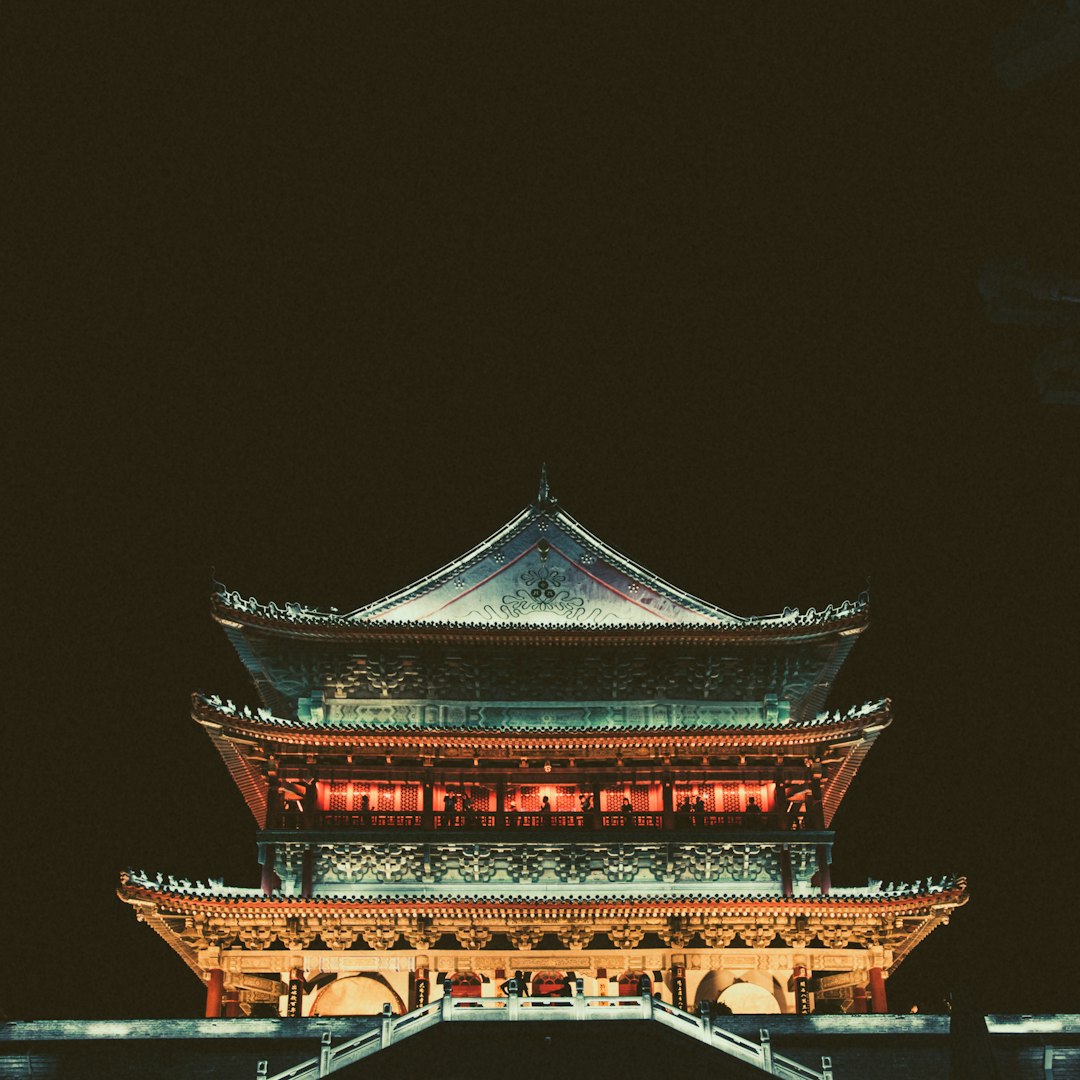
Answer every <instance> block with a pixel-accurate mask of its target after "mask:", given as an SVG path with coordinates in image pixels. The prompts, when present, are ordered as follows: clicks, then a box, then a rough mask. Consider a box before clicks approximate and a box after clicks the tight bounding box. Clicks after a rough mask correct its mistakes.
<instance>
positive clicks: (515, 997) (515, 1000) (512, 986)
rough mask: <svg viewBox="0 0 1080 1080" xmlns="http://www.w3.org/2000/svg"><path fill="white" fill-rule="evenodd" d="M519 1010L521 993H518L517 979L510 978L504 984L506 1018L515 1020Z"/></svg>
mask: <svg viewBox="0 0 1080 1080" xmlns="http://www.w3.org/2000/svg"><path fill="white" fill-rule="evenodd" d="M520 1012H521V995H520V994H519V993H518V981H517V979H510V980H508V981H507V984H506V1019H507V1020H516V1019H517V1018H518V1014H519V1013H520Z"/></svg>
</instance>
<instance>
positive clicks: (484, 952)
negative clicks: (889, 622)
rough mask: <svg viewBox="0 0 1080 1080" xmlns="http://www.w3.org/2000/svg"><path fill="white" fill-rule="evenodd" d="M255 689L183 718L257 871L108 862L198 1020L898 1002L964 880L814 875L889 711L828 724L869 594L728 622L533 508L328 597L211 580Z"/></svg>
mask: <svg viewBox="0 0 1080 1080" xmlns="http://www.w3.org/2000/svg"><path fill="white" fill-rule="evenodd" d="M212 611H213V617H214V618H215V619H216V620H217V622H219V623H220V624H221V626H222V627H223V628H224V630H225V632H226V634H227V635H228V637H229V639H230V640H231V641H232V643H233V645H234V646H235V648H236V650H237V652H238V653H239V656H240V658H241V660H242V661H243V663H244V664H245V666H246V667H247V669H248V671H249V672H250V674H251V677H252V679H253V681H254V683H255V686H256V688H257V690H258V694H259V697H260V698H261V705H260V706H259V707H257V708H255V709H254V710H253V709H251V708H250V707H243V708H239V707H237V706H235V705H233V704H232V703H231V702H227V701H223V700H221V699H220V698H218V697H216V696H213V695H210V696H205V695H196V696H195V698H194V705H193V717H194V719H195V721H196V722H197V723H199V724H200V725H202V727H203V728H204V729H205V730H206V732H207V734H208V735H209V736H210V738H211V739H212V741H213V743H214V745H215V746H216V747H217V749H218V751H219V752H220V754H221V756H222V759H223V760H224V762H225V765H226V766H227V768H228V770H229V773H230V774H231V776H232V778H233V780H234V781H235V782H236V784H237V786H238V788H239V789H240V792H241V794H242V795H243V797H244V799H245V801H246V802H247V805H248V807H249V808H250V810H251V813H252V815H253V817H254V818H255V823H256V827H257V829H258V851H259V862H260V863H261V866H262V883H261V887H260V888H257V889H255V888H251V889H243V888H231V887H227V886H225V885H224V884H223V883H222V882H217V881H211V882H209V883H207V884H205V885H204V884H201V883H195V884H193V883H191V882H188V881H177V880H175V879H173V878H171V877H165V876H163V875H161V874H155V875H149V874H145V873H140V872H134V871H129V872H127V873H125V874H124V875H122V883H121V887H120V896H121V898H122V899H123V900H125V901H126V902H127V903H129V904H131V905H132V906H133V907H134V908H135V910H136V912H137V914H138V916H139V917H140V918H141V919H142V920H143V921H145V922H147V923H148V924H149V925H150V926H151V927H153V929H154V930H156V931H157V932H158V933H159V934H160V935H161V936H162V938H164V940H165V941H166V942H168V944H169V945H170V946H171V947H172V948H173V949H174V950H175V951H176V952H177V953H178V954H179V955H180V956H181V957H182V958H183V960H184V961H185V962H186V963H187V964H188V966H189V967H190V968H191V969H192V970H193V971H194V972H195V974H196V975H197V976H198V977H199V978H200V979H201V980H202V981H203V982H204V983H205V984H206V987H207V1015H209V1016H216V1015H220V1014H221V1013H222V1012H224V1014H225V1015H241V1014H248V1013H252V1012H254V1013H262V1014H273V1015H276V1014H281V1015H328V1014H368V1013H377V1012H379V1011H381V1008H382V1005H383V1003H384V1002H389V1003H390V1004H391V1006H392V1008H393V1009H394V1011H395V1012H404V1011H407V1010H409V1009H411V1008H414V1007H416V1006H418V1005H422V1004H425V1003H426V1002H427V1001H428V1000H429V999H430V997H431V996H432V995H433V994H436V993H439V994H442V993H451V994H454V995H457V996H465V997H469V996H493V995H494V996H498V995H501V994H504V993H505V992H506V985H507V982H508V980H509V979H511V978H515V977H516V979H517V980H518V982H517V985H519V986H520V987H521V989H522V992H524V993H527V994H532V995H561V994H566V993H568V992H570V990H571V988H573V987H574V985H575V982H576V980H579V979H580V980H581V981H582V985H583V988H584V992H585V993H586V994H593V995H596V994H599V995H602V994H610V995H612V996H617V995H622V994H634V995H638V994H640V993H641V992H642V989H643V988H647V989H648V991H649V992H651V993H653V994H656V995H659V996H660V997H662V998H663V999H664V1000H665V1001H668V1002H671V1003H673V1004H675V1005H677V1006H680V1007H683V1008H687V1009H696V1008H697V1007H699V1006H700V1005H701V1004H702V1003H703V1002H710V1003H719V1008H720V1009H721V1011H723V1010H725V1009H727V1010H730V1011H731V1012H734V1013H740V1012H751V1013H766V1012H773V1013H778V1012H783V1013H796V1012H809V1011H811V1010H812V1009H816V1010H818V1011H866V1010H868V1009H869V1010H872V1011H881V1012H884V1011H886V1010H887V1001H886V990H885V981H886V979H887V978H888V976H889V974H890V973H892V972H893V971H895V969H896V968H897V966H898V965H899V964H900V963H901V962H902V961H903V959H904V957H905V956H906V955H907V954H908V953H909V952H910V950H911V949H912V948H913V947H914V946H915V945H916V944H918V943H919V942H920V941H921V940H922V939H923V938H924V937H926V935H927V934H928V933H930V932H931V931H932V930H933V929H934V928H935V927H936V926H938V925H940V924H942V923H944V922H947V921H948V918H949V915H950V913H951V912H952V911H953V910H954V909H955V908H956V907H958V906H959V905H961V904H962V903H964V902H965V900H966V890H965V883H964V881H963V879H942V880H940V881H936V882H935V881H927V882H925V883H916V884H915V885H900V886H896V885H891V884H890V885H889V886H887V887H883V886H882V885H881V883H880V882H871V883H869V884H868V885H866V886H862V887H858V888H837V887H834V886H833V884H832V882H831V878H830V863H831V852H832V844H833V833H832V831H831V828H830V825H831V822H832V819H833V816H834V815H835V813H836V810H837V807H838V806H839V804H840V801H841V799H842V798H843V796H844V793H845V792H846V790H847V788H848V786H849V785H850V784H851V783H852V781H853V779H854V777H855V774H856V772H857V770H858V768H859V765H860V763H861V762H862V760H863V758H864V757H865V756H866V754H867V752H868V751H869V750H870V748H871V746H873V744H874V741H875V740H876V739H877V737H878V736H879V735H880V733H881V732H882V731H883V730H884V729H885V728H886V727H887V726H888V724H889V722H890V718H891V717H890V709H889V703H888V701H887V700H882V701H877V702H873V703H869V704H865V705H862V706H860V707H857V708H854V709H851V710H849V711H847V712H844V713H839V712H836V713H831V714H830V713H828V712H824V711H822V710H823V708H824V706H825V702H826V697H827V695H828V691H829V687H830V685H831V683H832V682H833V680H834V679H835V677H836V674H837V672H838V670H839V668H840V666H841V664H842V663H843V662H844V660H845V658H846V657H847V655H848V653H849V652H850V651H851V649H852V647H853V646H854V644H855V642H856V641H857V640H858V637H859V635H860V634H861V633H862V632H863V631H864V630H865V629H866V627H867V624H868V610H867V603H866V600H865V598H860V599H859V600H857V601H851V602H847V603H843V604H841V605H839V606H837V607H832V606H830V607H828V608H826V609H825V610H823V611H815V610H810V611H807V612H799V611H795V610H792V609H787V610H785V611H784V612H783V613H782V614H780V615H775V616H768V617H761V618H747V617H740V616H736V615H732V614H731V613H729V612H727V611H724V610H722V609H720V608H717V607H714V606H712V605H710V604H707V603H705V602H703V601H701V600H698V599H697V598H695V597H693V596H690V595H689V594H687V593H685V592H682V591H681V590H679V589H677V588H675V587H673V586H671V585H669V584H668V583H667V582H665V581H662V580H661V579H659V578H657V577H656V576H655V575H653V574H651V573H649V572H648V571H647V570H645V569H643V568H642V567H640V566H638V565H636V564H635V563H633V562H631V561H630V560H629V559H627V558H626V557H624V556H622V555H620V554H619V553H618V552H617V551H615V550H613V549H612V548H611V547H609V546H608V545H606V544H604V543H603V542H602V541H600V540H598V539H597V538H596V537H595V536H593V535H592V534H590V533H589V532H587V531H586V530H585V529H584V528H583V527H582V526H581V525H580V524H579V523H578V522H577V521H575V520H574V519H573V518H572V517H570V516H569V515H568V514H567V513H566V512H565V511H564V510H563V509H562V508H561V507H560V506H559V505H558V503H557V501H556V500H555V499H554V498H553V497H552V495H551V493H550V490H549V489H548V486H547V483H546V479H545V480H543V481H542V483H541V487H540V491H539V493H538V496H537V499H536V501H535V502H534V503H533V504H532V505H530V506H529V507H528V508H526V509H525V510H524V511H522V512H521V513H520V514H518V515H517V517H515V518H514V519H513V520H512V521H510V522H509V523H508V524H507V525H506V526H504V527H503V528H502V529H500V530H499V531H498V532H497V533H495V534H494V535H493V536H492V537H490V538H489V539H488V540H486V541H484V542H483V543H482V544H480V545H479V546H477V547H476V548H474V549H473V550H472V551H469V552H468V553H467V554H465V555H463V556H462V557H461V558H459V559H457V560H455V561H454V562H452V563H450V564H449V565H447V566H445V567H443V568H442V569H441V570H438V571H436V572H435V573H433V574H431V575H429V576H428V577H426V578H424V579H422V580H420V581H418V582H417V583H415V584H414V585H412V586H410V587H409V588H406V589H404V590H402V591H400V592H397V593H395V594H393V595H391V596H388V597H386V598H384V599H383V600H381V601H378V602H377V603H374V604H371V605H369V606H367V607H363V608H360V609H359V610H356V611H353V612H351V613H350V614H347V615H340V614H337V613H336V612H330V613H327V612H321V611H317V610H314V609H311V608H307V607H303V606H300V605H295V604H286V605H284V606H283V607H279V606H277V605H275V604H273V603H270V604H263V603H260V602H258V601H256V600H253V599H245V598H243V597H241V596H240V595H238V594H237V593H234V592H229V591H227V590H225V589H222V590H221V591H220V592H218V593H217V594H216V595H215V596H214V598H213V608H212Z"/></svg>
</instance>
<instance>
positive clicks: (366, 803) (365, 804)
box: [360, 791, 371, 825]
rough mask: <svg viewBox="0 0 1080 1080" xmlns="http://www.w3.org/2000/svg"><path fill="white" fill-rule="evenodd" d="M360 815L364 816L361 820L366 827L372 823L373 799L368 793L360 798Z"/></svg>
mask: <svg viewBox="0 0 1080 1080" xmlns="http://www.w3.org/2000/svg"><path fill="white" fill-rule="evenodd" d="M360 813H361V815H362V816H361V818H360V820H361V821H362V822H363V823H364V824H365V825H367V824H369V823H370V822H371V797H370V796H369V795H368V793H367V792H366V791H365V792H364V794H363V795H361V796H360Z"/></svg>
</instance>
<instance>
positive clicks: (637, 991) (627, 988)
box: [619, 971, 652, 997]
mask: <svg viewBox="0 0 1080 1080" xmlns="http://www.w3.org/2000/svg"><path fill="white" fill-rule="evenodd" d="M643 978H644V979H649V982H650V983H651V982H652V980H651V979H650V978H649V974H648V972H646V971H624V972H623V973H622V974H621V975H620V976H619V997H640V996H641V980H642V979H643Z"/></svg>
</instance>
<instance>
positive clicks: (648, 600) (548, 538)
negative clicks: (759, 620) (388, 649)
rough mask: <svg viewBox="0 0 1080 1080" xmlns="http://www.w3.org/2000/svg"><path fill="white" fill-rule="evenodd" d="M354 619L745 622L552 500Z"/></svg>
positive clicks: (624, 623) (546, 622)
mask: <svg viewBox="0 0 1080 1080" xmlns="http://www.w3.org/2000/svg"><path fill="white" fill-rule="evenodd" d="M349 618H350V619H353V620H356V621H369V622H395V623H396V622H426V623H456V624H461V623H465V624H499V623H504V624H518V625H529V624H532V625H542V626H552V625H573V624H579V625H599V624H603V625H614V626H642V625H653V626H656V625H662V624H665V623H666V624H687V623H696V624H712V625H715V624H717V623H727V624H737V623H740V622H742V621H743V620H742V619H740V618H738V617H736V616H734V615H731V614H730V613H729V612H726V611H722V610H721V609H719V608H716V607H713V606H712V605H710V604H706V603H705V602H704V601H702V600H699V599H697V598H696V597H694V596H691V595H690V594H689V593H684V592H682V591H681V590H679V589H676V588H675V587H674V586H672V585H669V584H668V583H667V582H665V581H663V580H661V579H660V578H658V577H656V576H655V575H654V574H651V573H650V572H649V571H647V570H645V569H644V568H643V567H640V566H638V565H637V564H636V563H634V562H632V561H631V560H629V559H627V558H626V557H625V556H623V555H620V554H619V553H618V552H616V551H615V550H614V549H612V548H610V547H608V546H607V545H606V544H604V543H603V542H602V541H601V540H599V539H597V538H596V537H595V536H593V535H592V534H591V533H589V532H588V531H587V530H586V529H584V528H583V527H582V526H581V525H580V524H578V522H576V521H575V520H574V519H573V518H572V517H570V515H569V514H567V513H565V512H564V511H563V510H562V509H561V508H559V507H558V506H557V505H556V504H555V502H554V500H543V501H541V502H538V503H537V504H535V505H533V506H530V507H529V508H528V509H526V510H524V511H522V512H521V513H520V514H519V515H518V516H517V517H516V518H514V519H513V520H512V521H510V522H508V523H507V524H506V525H505V526H504V527H503V528H502V529H500V530H499V531H498V532H497V533H495V535H494V536H491V537H489V538H488V539H487V540H485V541H484V542H483V543H482V544H480V545H478V546H477V547H475V548H473V550H472V551H469V552H467V553H466V554H465V555H462V556H461V557H460V558H458V559H455V560H454V561H453V562H451V563H449V564H447V565H446V566H444V567H443V568H442V569H441V570H438V571H436V572H435V573H434V574H431V575H429V576H428V577H426V578H423V579H421V580H420V581H418V582H416V583H415V584H414V585H411V586H409V587H408V588H407V589H403V590H401V591H400V592H397V593H394V594H392V595H391V596H388V597H386V598H385V599H383V600H380V601H378V602H377V603H375V604H371V605H369V606H367V607H364V608H361V609H360V610H358V611H354V612H353V613H352V614H351V615H350V616H349Z"/></svg>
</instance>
